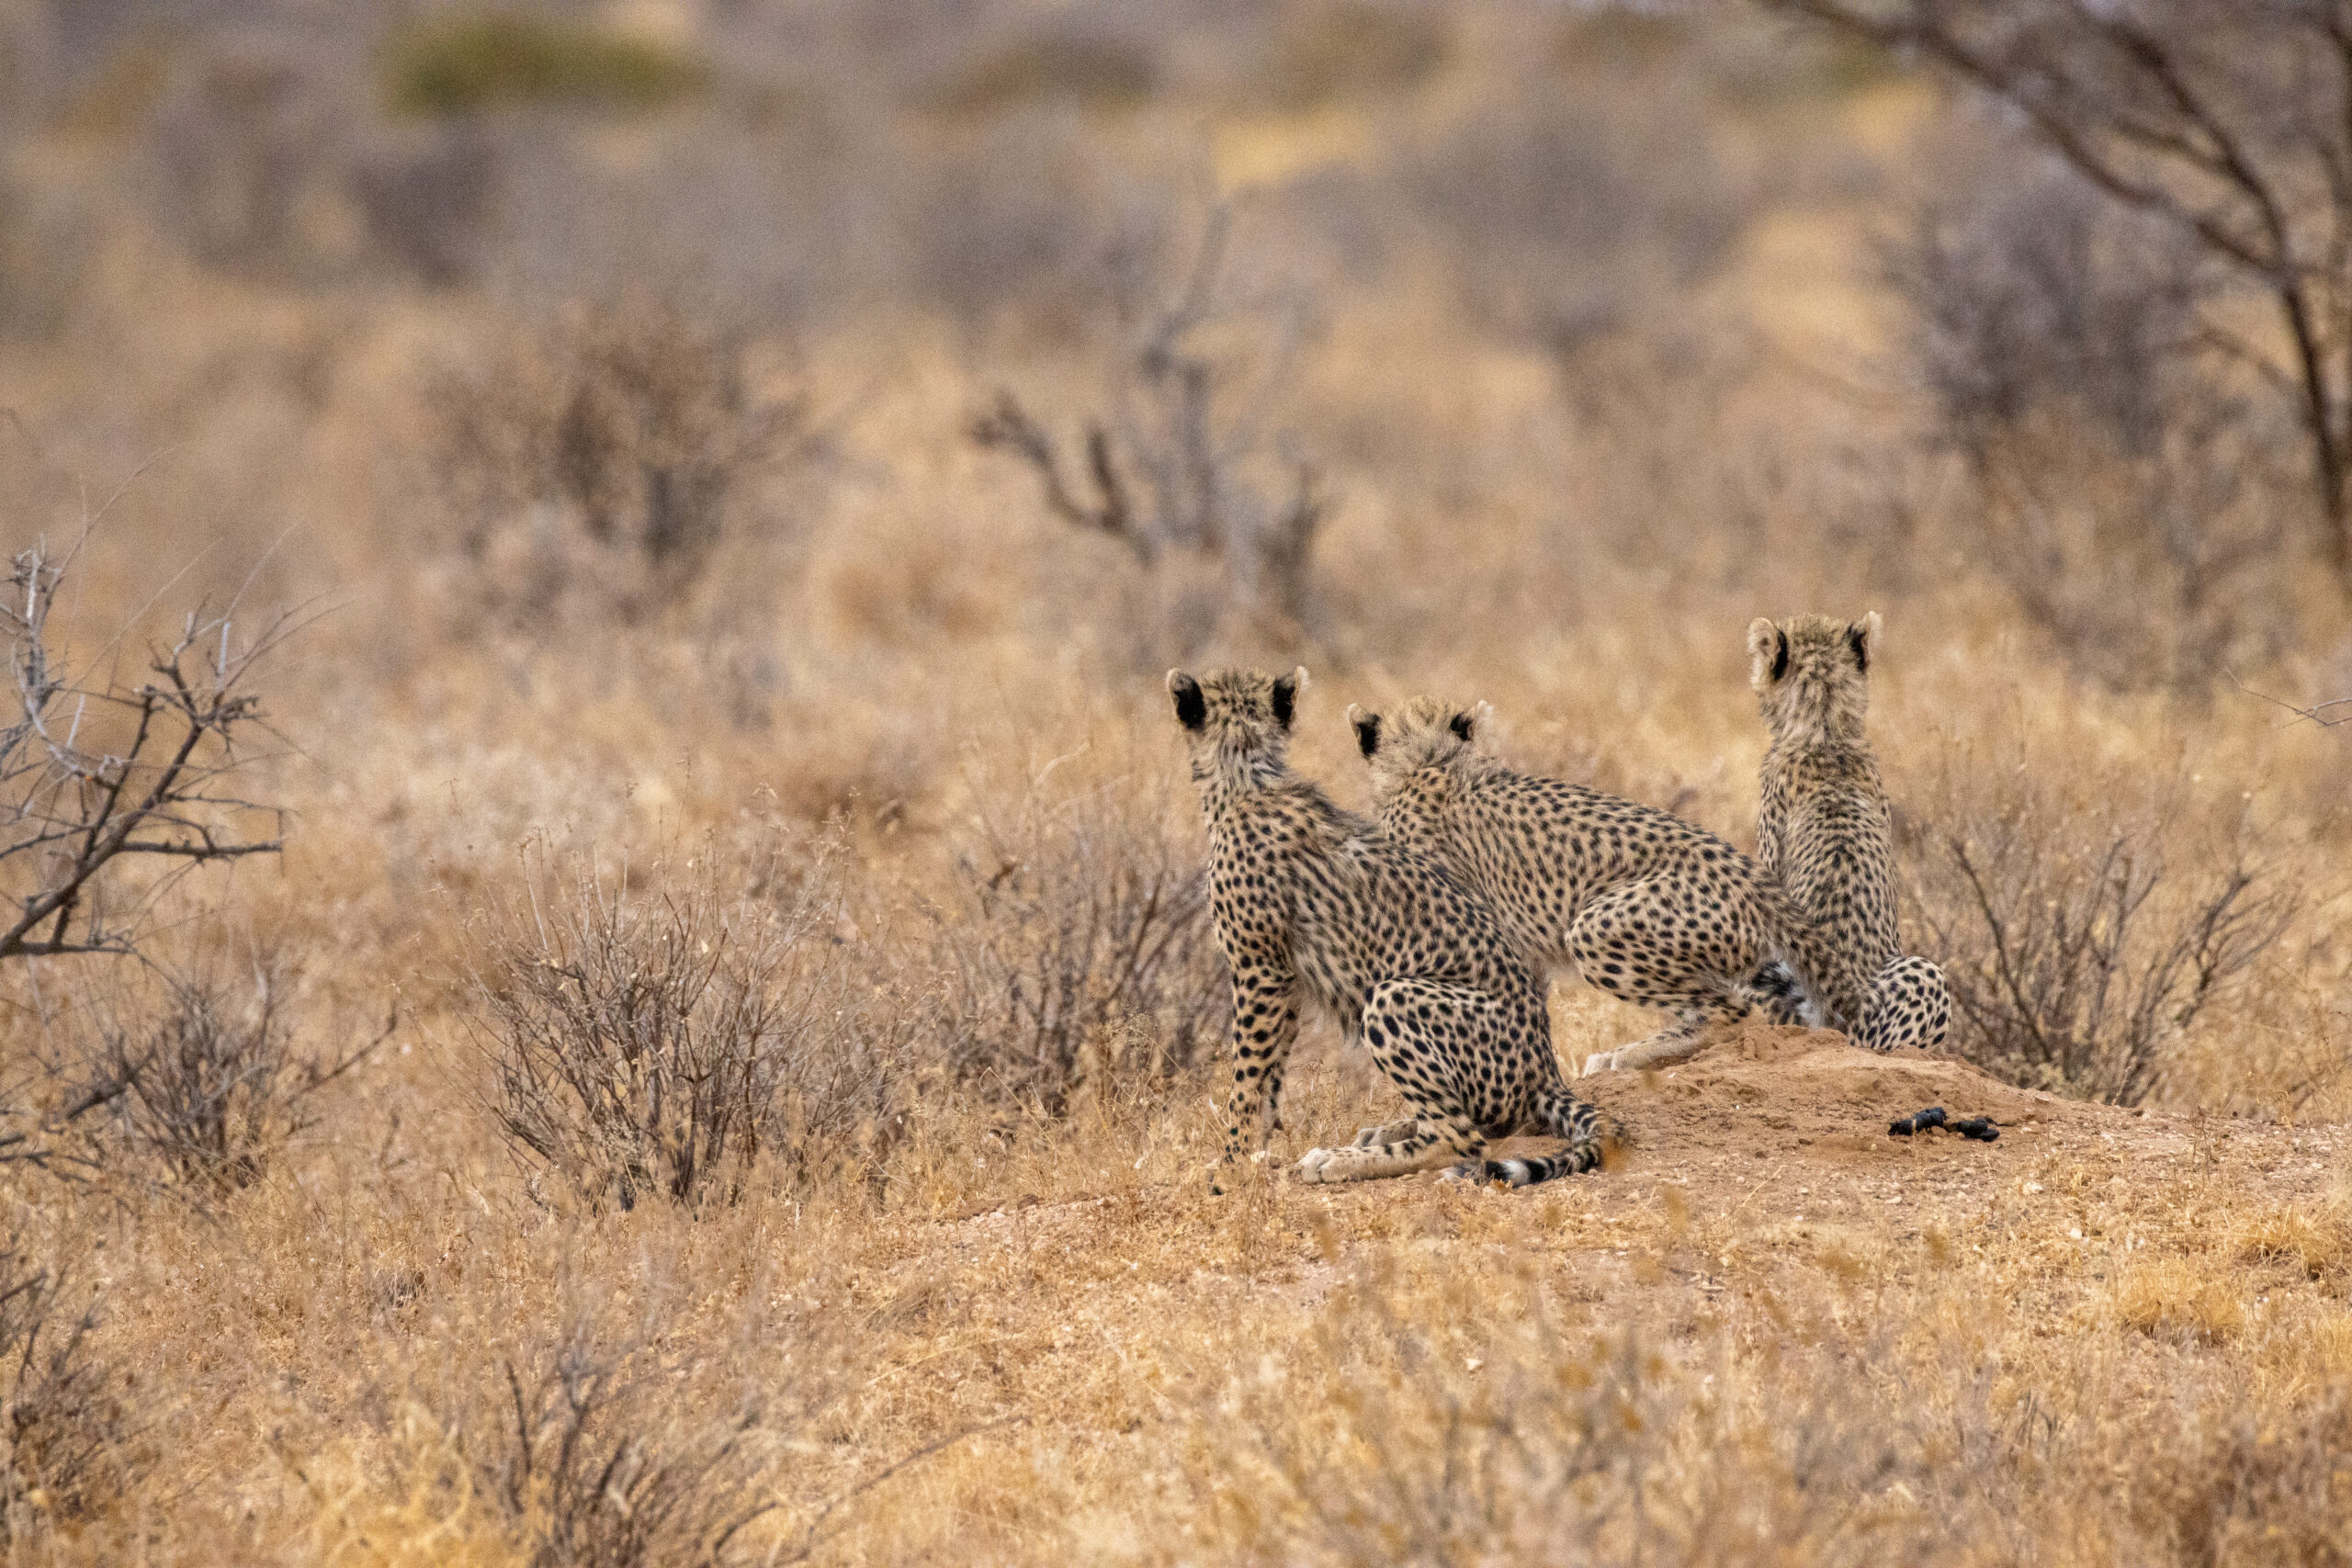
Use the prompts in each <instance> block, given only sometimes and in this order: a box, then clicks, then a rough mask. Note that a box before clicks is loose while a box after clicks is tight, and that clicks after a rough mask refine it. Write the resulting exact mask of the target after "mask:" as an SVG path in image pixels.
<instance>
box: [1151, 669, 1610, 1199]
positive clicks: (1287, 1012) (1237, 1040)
mask: <svg viewBox="0 0 2352 1568" xmlns="http://www.w3.org/2000/svg"><path fill="white" fill-rule="evenodd" d="M1305 684H1306V671H1304V670H1300V671H1294V672H1293V673H1291V674H1288V675H1284V676H1282V677H1280V678H1279V679H1269V678H1268V677H1266V676H1264V675H1261V674H1259V673H1257V672H1255V671H1246V670H1221V671H1212V672H1211V673H1210V674H1209V675H1208V676H1207V677H1206V678H1205V679H1204V680H1198V681H1195V680H1194V679H1193V677H1192V676H1190V675H1187V674H1185V673H1183V672H1182V671H1174V670H1171V671H1169V674H1168V691H1169V694H1170V696H1171V697H1173V698H1174V699H1175V704H1176V719H1177V722H1178V723H1179V724H1181V725H1182V726H1183V728H1184V736H1185V739H1186V741H1187V743H1188V745H1189V747H1190V750H1191V753H1192V772H1193V784H1195V785H1196V786H1197V787H1198V788H1199V790H1200V795H1201V808H1202V810H1203V812H1204V814H1205V815H1206V817H1207V818H1208V829H1209V909H1210V915H1211V919H1212V921H1213V923H1214V926H1215V929H1216V942H1217V946H1218V948H1219V949H1220V950H1222V951H1223V953H1225V957H1226V962H1227V964H1229V965H1230V966H1231V968H1232V971H1233V1093H1232V1097H1231V1099H1230V1100H1228V1101H1227V1123H1226V1133H1225V1158H1224V1161H1223V1163H1222V1164H1221V1165H1220V1167H1219V1170H1220V1173H1222V1172H1223V1170H1224V1168H1226V1167H1228V1166H1230V1165H1232V1164H1233V1162H1234V1161H1235V1160H1236V1159H1237V1158H1238V1157H1239V1156H1240V1153H1241V1143H1242V1138H1243V1136H1244V1134H1245V1131H1246V1132H1247V1133H1249V1134H1253V1135H1254V1136H1255V1138H1256V1141H1257V1145H1258V1148H1259V1150H1261V1151H1262V1150H1263V1149H1264V1148H1265V1146H1266V1143H1267V1139H1268V1137H1269V1135H1270V1134H1272V1130H1273V1128H1274V1127H1275V1126H1277V1125H1279V1117H1280V1111H1281V1102H1282V1082H1283V1063H1284V1061H1285V1059H1286V1058H1287V1057H1288V1055H1289V1054H1290V1047H1291V1041H1292V1039H1293V1037H1294V1036H1295V1034H1296V1033H1297V1031H1298V1015H1299V1009H1300V1007H1301V1005H1302V1004H1304V1003H1308V1002H1312V1003H1315V1004H1317V1005H1319V1006H1321V1007H1322V1008H1324V1009H1325V1010H1328V1011H1329V1012H1330V1013H1331V1014H1332V1016H1333V1017H1335V1018H1336V1019H1338V1021H1339V1023H1340V1028H1341V1029H1342V1030H1343V1031H1344V1032H1346V1034H1347V1036H1348V1037H1349V1038H1350V1039H1351V1040H1361V1041H1362V1042H1363V1044H1364V1045H1365V1046H1366V1047H1367V1048H1368V1049H1369V1050H1370V1051H1371V1052H1372V1055H1373V1059H1374V1061H1376V1062H1378V1063H1379V1064H1380V1067H1381V1070H1382V1071H1383V1072H1385V1073H1386V1074H1387V1075H1388V1078H1389V1081H1390V1082H1391V1083H1394V1084H1395V1085H1396V1086H1397V1089H1399V1090H1401V1091H1402V1092H1403V1094H1404V1096H1405V1099H1406V1100H1407V1102H1408V1104H1409V1105H1410V1106H1411V1107H1412V1111H1413V1118H1414V1119H1413V1120H1411V1121H1408V1122H1397V1123H1394V1124H1392V1125H1390V1126H1386V1127H1377V1128H1372V1127H1368V1128H1365V1129H1364V1130H1363V1132H1362V1133H1359V1134H1357V1136H1356V1140H1355V1142H1354V1143H1353V1144H1351V1145H1349V1146H1347V1147H1345V1148H1338V1149H1316V1150H1313V1151H1312V1152H1310V1153H1309V1154H1308V1155H1307V1156H1306V1158H1304V1159H1302V1160H1300V1161H1299V1162H1298V1166H1297V1172H1298V1174H1299V1176H1300V1177H1302V1178H1303V1179H1306V1180H1308V1181H1355V1180H1361V1179H1365V1178H1368V1177H1376V1176H1400V1175H1403V1174H1405V1173H1406V1172H1408V1171H1413V1170H1421V1169H1426V1168H1429V1167H1431V1166H1434V1165H1439V1164H1442V1163H1443V1162H1444V1161H1445V1160H1447V1159H1448V1158H1457V1159H1461V1160H1464V1161H1465V1162H1467V1163H1465V1164H1464V1165H1461V1166H1457V1167H1455V1168H1454V1169H1453V1171H1451V1172H1450V1173H1449V1174H1452V1175H1456V1176H1468V1177H1476V1178H1483V1179H1493V1180H1500V1181H1507V1182H1509V1183H1510V1185H1512V1186H1514V1187H1524V1186H1527V1185H1529V1184H1531V1183H1533V1182H1538V1181H1544V1180H1549V1179H1551V1178H1553V1177H1555V1176H1561V1175H1566V1174H1568V1173H1570V1172H1574V1171H1580V1170H1589V1169H1590V1168H1592V1167H1593V1166H1595V1165H1597V1164H1599V1163H1600V1127H1599V1122H1600V1119H1599V1117H1598V1115H1597V1114H1596V1113H1595V1111H1593V1108H1592V1107H1591V1106H1589V1105H1588V1104H1586V1103H1585V1102H1584V1101H1583V1100H1579V1099H1577V1096H1576V1095H1575V1093H1574V1092H1572V1091H1571V1090H1570V1089H1568V1087H1567V1085H1566V1083H1564V1082H1562V1081H1561V1078H1560V1073H1559V1068H1558V1066H1557V1065H1556V1064H1555V1062H1554V1060H1553V1057H1552V1035H1551V1027H1550V1022H1549V1020H1548V1019H1547V1017H1546V1015H1545V1012H1544V983H1543V979H1542V976H1540V974H1539V973H1538V972H1537V971H1536V970H1535V969H1534V968H1533V967H1532V965H1530V964H1527V963H1526V962H1524V961H1523V960H1522V959H1521V958H1520V957H1519V956H1518V954H1517V953H1515V952H1514V950H1513V949H1512V948H1511V946H1510V943H1509V942H1506V941H1504V940H1503V935H1502V931H1501V930H1500V928H1499V927H1498V924H1497V923H1496V920H1495V917H1494V914H1493V912H1492V911H1491V910H1489V909H1488V908H1487V906H1486V904H1485V903H1484V902H1483V901H1481V900H1480V899H1479V898H1478V897H1477V896H1476V894H1474V893H1472V892H1470V891H1469V890H1468V889H1467V888H1465V887H1464V886H1462V885H1461V884H1460V883H1458V882H1456V881H1455V880H1454V879H1453V877H1452V876H1450V875H1448V874H1446V872H1445V871H1444V869H1443V868H1442V867H1441V866H1439V865H1437V864H1435V863H1431V862H1430V861H1426V860H1423V859H1422V858H1420V857H1419V856H1418V855H1416V854H1414V853H1413V852H1410V851H1409V850H1408V849H1406V848H1405V847H1404V846H1403V845H1402V844H1399V843H1397V841H1396V840H1393V839H1391V838H1390V837H1389V836H1388V835H1387V834H1385V833H1384V832H1383V831H1382V830H1381V829H1380V827H1379V825H1378V824H1377V823H1374V822H1371V821H1368V820H1366V819H1365V818H1361V817H1358V816H1355V815H1353V814H1352V813H1351V812H1348V811H1344V810H1341V809H1340V807H1338V806H1337V805H1336V804H1334V803H1333V802H1332V800H1331V799H1330V797H1329V795H1325V794H1324V793H1323V791H1322V789H1321V788H1320V787H1319V786H1318V785H1317V784H1315V783H1314V782H1313V781H1312V780H1309V779H1305V778H1301V777H1299V776H1298V775H1297V774H1295V773H1292V772H1291V771H1290V767H1289V764H1288V762H1287V761H1285V752H1286V751H1287V750H1288V748H1289V743H1290V734H1291V720H1292V717H1293V716H1294V714H1295V711H1296V707H1297V703H1298V694H1299V689H1300V688H1301V687H1302V686H1304V685H1305ZM1519 1132H1533V1133H1548V1134H1554V1135H1555V1136H1558V1137H1562V1138H1566V1140H1567V1141H1568V1148H1567V1150H1566V1153H1564V1154H1560V1155H1556V1156H1551V1157H1549V1158H1544V1159H1531V1160H1488V1159H1486V1158H1484V1157H1483V1156H1484V1154H1485V1150H1486V1147H1487V1139H1488V1138H1490V1137H1501V1136H1507V1135H1509V1134H1512V1133H1519Z"/></svg>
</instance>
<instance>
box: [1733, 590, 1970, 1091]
mask: <svg viewBox="0 0 2352 1568" xmlns="http://www.w3.org/2000/svg"><path fill="white" fill-rule="evenodd" d="M1878 647H1879V618H1878V613H1877V612H1876V611H1872V612H1871V614H1870V615H1866V616H1864V617H1863V618H1862V619H1860V620H1859V621H1853V622H1847V621H1839V620H1833V619H1831V618H1830V617H1828V616H1826V615H1799V616H1797V617H1796V618H1795V619H1793V620H1788V621H1782V622H1781V623H1779V624H1778V625H1775V624H1774V623H1772V622H1770V621H1769V620H1765V619H1763V618H1761V617H1758V619H1756V620H1755V621H1752V622H1750V623H1749V625H1748V627H1747V653H1748V658H1749V661H1750V665H1749V671H1748V682H1749V684H1751V685H1753V686H1754V687H1755V688H1756V694H1757V699H1758V706H1759V707H1760V708H1761V709H1762V710H1763V714H1764V722H1765V724H1766V726H1768V727H1769V728H1770V730H1771V732H1772V745H1771V748H1770V750H1768V751H1766V752H1765V754H1764V776H1763V785H1762V792H1761V799H1760V801H1759V802H1758V809H1757V822H1756V842H1757V858H1758V859H1759V860H1761V861H1762V862H1763V863H1765V864H1766V865H1767V866H1769V867H1770V868H1772V870H1774V871H1775V872H1777V873H1778V874H1779V875H1780V877H1781V885H1782V886H1785V887H1786V888H1787V889H1788V895H1789V898H1790V900H1791V902H1792V903H1793V904H1794V905H1795V906H1796V907H1797V908H1798V909H1799V910H1800V911H1801V912H1802V913H1803V914H1804V917H1805V918H1806V919H1808V920H1810V921H1812V922H1813V924H1814V925H1815V927H1816V928H1818V929H1819V930H1820V931H1821V932H1822V934H1823V937H1824V939H1825V941H1826V946H1827V949H1828V960H1827V962H1828V964H1830V966H1831V967H1833V968H1834V969H1835V970H1836V974H1835V976H1833V983H1832V989H1833V990H1835V991H1837V992H1838V993H1839V994H1841V995H1850V994H1853V993H1855V992H1858V991H1859V992H1860V993H1861V1010H1860V1013H1859V1014H1849V1015H1848V1016H1847V1018H1846V1019H1845V1020H1844V1021H1838V1022H1839V1026H1840V1027H1843V1028H1845V1029H1846V1031H1847V1032H1848V1033H1849V1034H1850V1035H1852V1037H1853V1039H1854V1043H1856V1044H1858V1045H1866V1046H1868V1047H1870V1048H1871V1050H1873V1051H1887V1050H1892V1049H1894V1047H1896V1046H1900V1045H1917V1046H1919V1047H1921V1048H1923V1049H1927V1050H1933V1049H1934V1048H1935V1047H1937V1046H1938V1045H1940V1044H1942V1043H1943V1039H1944V1032H1945V1030H1946V1029H1947V1028H1948V1027H1949V1026H1950V1024H1951V992H1950V991H1948V990H1946V989H1945V987H1944V976H1943V971H1942V970H1940V969H1938V968H1937V967H1936V966H1935V965H1934V964H1931V963H1929V962H1928V960H1926V959H1924V958H1909V957H1905V956H1903V953H1902V949H1901V947H1900V946H1899V945H1898V942H1897V938H1896V935H1895V929H1894V821H1893V818H1892V817H1891V815H1890V813H1889V812H1888V809H1887V804H1886V790H1885V788H1884V786H1883V785H1882V784H1880V783H1879V776H1878V760H1877V758H1876V757H1874V756H1873V755H1871V748H1870V741H1869V739H1867V738H1866V737H1865V736H1864V735H1863V733H1862V721H1863V717H1864V716H1865V715H1866V714H1867V712H1868V711H1869V707H1870V684H1869V679H1868V677H1869V674H1870V667H1871V660H1872V659H1873V658H1875V657H1876V655H1877V652H1878ZM1790 984H1791V980H1790V977H1788V976H1782V975H1779V974H1776V973H1773V972H1770V971H1767V972H1766V973H1764V974H1761V975H1759V976H1758V977H1757V987H1758V990H1759V991H1762V992H1765V993H1768V994H1771V993H1781V994H1785V992H1786V990H1787V988H1788V987H1789V985H1790ZM1774 1011H1775V1013H1776V1016H1781V1017H1783V1018H1785V1017H1786V1016H1787V1013H1788V1009H1787V1005H1786V1003H1785V1001H1780V1002H1776V1003H1775V1004H1774ZM1840 1011H1843V1009H1842V1008H1841V1009H1840Z"/></svg>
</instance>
